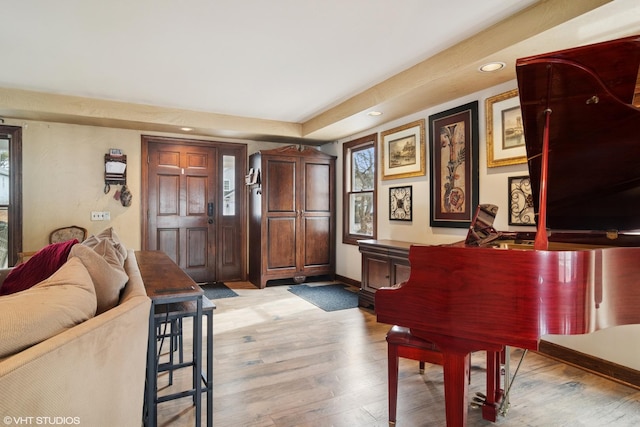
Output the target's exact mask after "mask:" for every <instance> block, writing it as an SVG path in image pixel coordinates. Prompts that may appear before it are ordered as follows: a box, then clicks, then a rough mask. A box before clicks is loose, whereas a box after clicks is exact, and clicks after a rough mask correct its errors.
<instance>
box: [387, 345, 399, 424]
mask: <svg viewBox="0 0 640 427" xmlns="http://www.w3.org/2000/svg"><path fill="white" fill-rule="evenodd" d="M387 347H388V360H387V369H388V377H389V378H388V383H389V384H388V386H389V425H390V426H394V425H395V424H396V408H397V404H398V347H397V346H396V345H393V344H389V345H388V346H387Z"/></svg>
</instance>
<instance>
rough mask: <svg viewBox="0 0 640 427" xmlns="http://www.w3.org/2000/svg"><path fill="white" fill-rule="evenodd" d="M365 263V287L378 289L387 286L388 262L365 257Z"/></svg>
mask: <svg viewBox="0 0 640 427" xmlns="http://www.w3.org/2000/svg"><path fill="white" fill-rule="evenodd" d="M366 262H367V265H366V268H367V273H368V283H367V287H368V288H371V289H378V288H381V287H383V286H389V260H388V259H379V258H373V257H367V259H366Z"/></svg>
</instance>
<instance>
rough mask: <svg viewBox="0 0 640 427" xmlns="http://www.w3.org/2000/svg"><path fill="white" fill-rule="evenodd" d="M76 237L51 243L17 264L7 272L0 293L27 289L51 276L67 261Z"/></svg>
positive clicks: (6, 293) (7, 293) (4, 293)
mask: <svg viewBox="0 0 640 427" xmlns="http://www.w3.org/2000/svg"><path fill="white" fill-rule="evenodd" d="M76 243H78V240H77V239H73V240H68V241H66V242H60V243H53V244H51V245H48V246H45V247H44V248H42V249H40V250H39V251H38V252H36V253H35V254H34V255H33V256H32V257H31V258H29V260H28V261H27V262H25V263H24V264H19V265H17V266H16V267H15V268H13V269H12V270H11V272H9V274H8V275H7V278H6V279H4V282H3V283H2V287H1V288H0V295H9V294H12V293H15V292H19V291H23V290H25V289H29V288H30V287H32V286H33V285H35V284H36V283H38V282H41V281H43V280H44V279H46V278H47V277H49V276H51V275H52V274H53V273H55V272H56V270H58V269H59V268H60V266H62V264H64V263H65V262H67V258H68V256H69V251H71V247H72V246H73V245H75V244H76Z"/></svg>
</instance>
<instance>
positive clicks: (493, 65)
mask: <svg viewBox="0 0 640 427" xmlns="http://www.w3.org/2000/svg"><path fill="white" fill-rule="evenodd" d="M505 65H506V64H505V63H504V62H489V63H488V64H484V65H483V66H481V67H480V68H479V70H480V71H482V72H483V73H490V72H492V71H498V70H502V69H503V68H504V67H505Z"/></svg>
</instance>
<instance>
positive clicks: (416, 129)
mask: <svg viewBox="0 0 640 427" xmlns="http://www.w3.org/2000/svg"><path fill="white" fill-rule="evenodd" d="M424 123H425V122H424V119H421V120H417V121H415V122H411V123H407V124H406V125H404V126H400V127H397V128H393V129H389V130H387V131H384V132H380V144H381V147H380V148H381V149H380V153H381V155H380V159H381V162H382V168H381V169H382V179H383V180H384V179H396V178H408V177H412V176H422V175H424V174H425V173H426V148H425V134H424Z"/></svg>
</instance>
